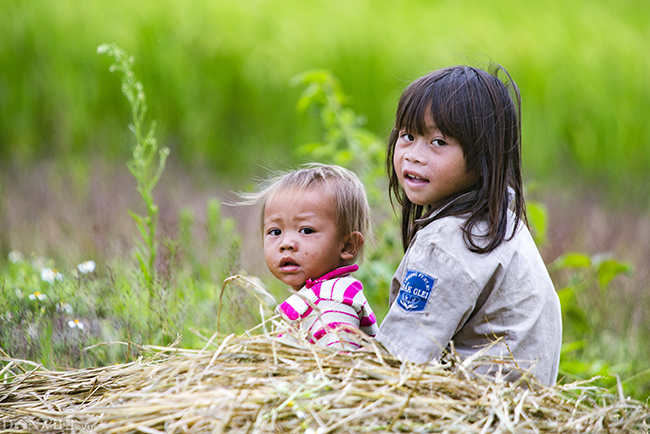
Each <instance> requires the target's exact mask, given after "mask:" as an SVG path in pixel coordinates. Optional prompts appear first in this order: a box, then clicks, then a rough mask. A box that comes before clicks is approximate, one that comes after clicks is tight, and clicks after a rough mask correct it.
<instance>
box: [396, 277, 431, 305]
mask: <svg viewBox="0 0 650 434" xmlns="http://www.w3.org/2000/svg"><path fill="white" fill-rule="evenodd" d="M435 284H436V279H434V278H433V277H431V276H428V275H426V274H424V273H420V272H419V271H414V270H407V271H406V276H405V277H404V281H403V282H402V287H401V288H400V290H399V294H397V305H398V306H399V307H401V308H402V309H404V310H405V311H406V312H422V311H424V308H426V307H427V302H428V301H429V296H430V295H431V292H432V291H433V286H434V285H435Z"/></svg>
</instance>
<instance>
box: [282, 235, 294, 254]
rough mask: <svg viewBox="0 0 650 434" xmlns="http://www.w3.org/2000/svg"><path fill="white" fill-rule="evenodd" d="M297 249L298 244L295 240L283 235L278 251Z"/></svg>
mask: <svg viewBox="0 0 650 434" xmlns="http://www.w3.org/2000/svg"><path fill="white" fill-rule="evenodd" d="M297 249H298V245H297V244H296V242H295V241H294V240H293V239H291V238H290V237H284V238H283V239H282V242H281V243H280V251H281V252H283V251H285V250H293V251H296V250H297Z"/></svg>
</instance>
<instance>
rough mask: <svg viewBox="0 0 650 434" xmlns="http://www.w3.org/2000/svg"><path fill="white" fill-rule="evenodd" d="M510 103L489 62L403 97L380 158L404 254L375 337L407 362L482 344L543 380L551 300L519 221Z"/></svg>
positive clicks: (556, 327)
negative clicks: (397, 210)
mask: <svg viewBox="0 0 650 434" xmlns="http://www.w3.org/2000/svg"><path fill="white" fill-rule="evenodd" d="M499 73H502V74H503V75H504V76H505V79H506V80H505V84H504V82H502V81H501V80H500V79H499V78H498V75H499ZM520 104H521V100H520V96H519V91H518V89H517V87H516V85H515V83H514V81H513V80H512V78H511V77H510V75H509V74H508V73H507V72H506V71H505V70H504V69H503V68H501V67H498V66H497V67H495V69H494V71H491V72H490V73H488V72H486V71H483V70H480V69H475V68H471V67H465V66H456V67H450V68H445V69H441V70H438V71H435V72H432V73H430V74H428V75H426V76H424V77H421V78H420V79H418V80H416V81H415V82H413V83H412V84H411V85H410V86H409V87H408V88H407V89H406V91H405V92H404V94H403V95H402V97H401V99H400V101H399V104H398V107H397V114H396V120H395V128H394V129H393V131H392V133H391V135H390V139H389V143H388V153H387V159H386V165H387V170H388V176H389V192H390V195H391V201H396V202H397V203H398V204H399V205H401V227H402V242H403V245H404V249H405V251H406V253H405V255H404V258H403V259H402V262H401V264H400V265H399V268H398V269H397V271H396V273H395V275H394V277H393V280H392V283H391V290H390V304H391V306H390V310H389V312H388V314H387V315H386V317H385V319H384V321H383V322H382V324H381V327H380V328H379V333H378V335H377V339H378V340H379V341H380V342H382V344H384V346H385V347H386V348H387V349H388V350H389V351H390V352H391V353H393V354H394V355H396V356H398V357H401V358H404V359H407V360H410V361H412V362H416V363H423V362H428V361H430V360H438V359H439V357H440V356H441V354H442V351H443V350H445V349H446V348H450V347H451V346H452V345H453V348H454V349H455V351H456V352H457V353H459V354H460V355H461V356H470V355H472V354H474V353H476V352H477V351H479V350H481V349H482V348H486V349H487V354H490V355H496V356H506V357H507V358H510V357H512V358H514V361H515V363H516V364H517V366H519V367H520V368H524V369H529V370H531V372H532V373H533V374H534V375H535V376H536V377H537V379H538V380H540V381H541V382H543V383H546V384H554V383H555V381H556V377H557V372H558V364H559V358H560V345H561V339H562V324H561V313H560V303H559V299H558V296H557V294H556V292H555V289H554V287H553V283H552V282H551V279H550V277H549V275H548V272H547V271H546V267H545V265H544V262H543V261H542V258H541V256H540V254H539V252H538V250H537V247H536V246H535V243H534V241H533V239H532V237H531V235H530V232H529V231H528V228H527V224H526V222H527V220H526V213H525V204H524V197H523V188H522V180H521V123H520V122H521V121H520V119H521V108H520ZM499 338H501V339H499ZM452 341H453V344H452ZM499 366H500V367H497V366H491V367H489V368H488V369H489V370H491V371H492V373H493V374H494V373H495V372H494V371H496V370H497V369H502V370H503V372H502V374H503V375H506V378H513V379H514V378H516V375H517V374H516V372H514V371H509V372H508V369H507V368H504V364H499Z"/></svg>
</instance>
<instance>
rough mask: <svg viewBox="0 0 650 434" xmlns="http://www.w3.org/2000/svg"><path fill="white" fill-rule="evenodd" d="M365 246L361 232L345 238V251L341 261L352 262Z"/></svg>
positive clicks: (342, 252)
mask: <svg viewBox="0 0 650 434" xmlns="http://www.w3.org/2000/svg"><path fill="white" fill-rule="evenodd" d="M361 246H363V235H361V232H359V231H354V232H351V233H349V234H348V235H346V236H345V237H343V250H341V259H342V260H344V261H346V262H347V261H351V260H353V259H354V257H355V256H356V255H357V252H358V251H359V249H361Z"/></svg>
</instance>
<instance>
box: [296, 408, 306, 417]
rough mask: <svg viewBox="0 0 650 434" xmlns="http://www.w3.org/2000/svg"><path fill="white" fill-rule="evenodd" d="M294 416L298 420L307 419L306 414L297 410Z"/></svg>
mask: <svg viewBox="0 0 650 434" xmlns="http://www.w3.org/2000/svg"><path fill="white" fill-rule="evenodd" d="M296 416H297V417H298V419H305V418H306V417H307V413H305V412H304V411H303V410H297V411H296Z"/></svg>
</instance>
